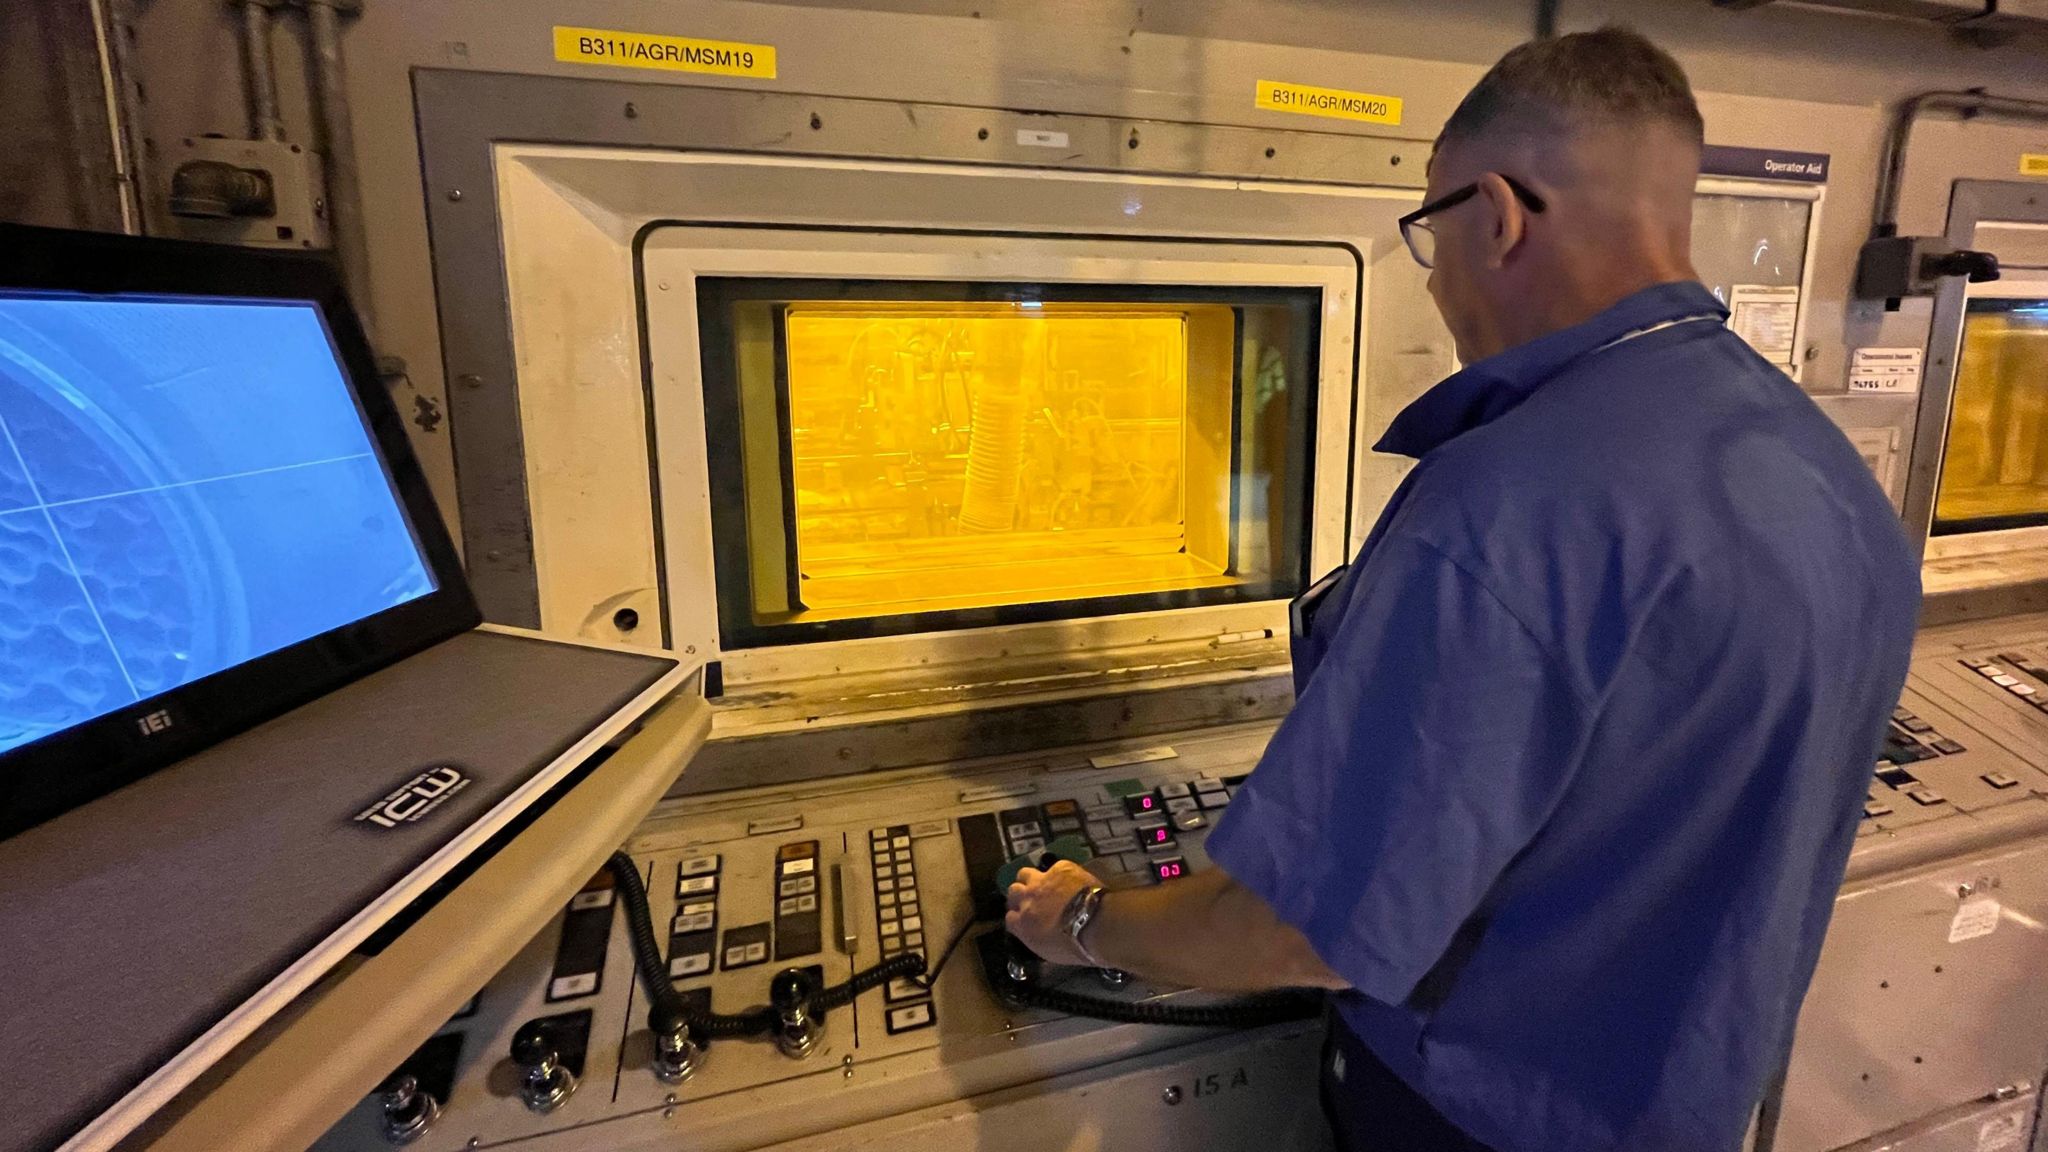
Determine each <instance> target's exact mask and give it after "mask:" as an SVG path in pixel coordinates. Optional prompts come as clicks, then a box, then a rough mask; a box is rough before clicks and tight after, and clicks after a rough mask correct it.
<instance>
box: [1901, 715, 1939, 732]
mask: <svg viewBox="0 0 2048 1152" xmlns="http://www.w3.org/2000/svg"><path fill="white" fill-rule="evenodd" d="M1899 727H1901V728H1904V729H1905V730H1906V731H1908V732H1911V733H1912V734H1913V735H1915V736H1925V735H1926V734H1927V733H1929V732H1932V731H1934V725H1932V724H1929V723H1928V722H1927V721H1925V720H1922V719H1920V718H1919V717H1918V716H1908V717H1906V718H1905V719H1904V720H1901V721H1899Z"/></svg>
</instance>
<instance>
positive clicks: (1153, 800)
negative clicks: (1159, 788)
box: [1138, 794, 1159, 812]
mask: <svg viewBox="0 0 2048 1152" xmlns="http://www.w3.org/2000/svg"><path fill="white" fill-rule="evenodd" d="M1138 807H1140V808H1143V809H1144V810H1145V811H1147V812H1150V811H1151V810H1152V809H1154V808H1157V807H1159V798H1158V797H1157V796H1153V795H1150V794H1147V795H1144V796H1140V797H1138Z"/></svg>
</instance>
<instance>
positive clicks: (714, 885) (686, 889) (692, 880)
mask: <svg viewBox="0 0 2048 1152" xmlns="http://www.w3.org/2000/svg"><path fill="white" fill-rule="evenodd" d="M716 891H718V877H716V876H691V877H688V878H686V879H682V880H678V881H676V899H678V900H681V899H683V898H684V897H686V896H704V895H708V894H710V893H712V892H716Z"/></svg>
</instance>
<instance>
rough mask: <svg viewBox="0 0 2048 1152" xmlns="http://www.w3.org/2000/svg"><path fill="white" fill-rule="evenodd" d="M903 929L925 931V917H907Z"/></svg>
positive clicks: (906, 930)
mask: <svg viewBox="0 0 2048 1152" xmlns="http://www.w3.org/2000/svg"><path fill="white" fill-rule="evenodd" d="M903 930H904V931H905V932H920V931H923V930H924V917H922V916H911V917H907V918H906V919H905V920H904V921H903Z"/></svg>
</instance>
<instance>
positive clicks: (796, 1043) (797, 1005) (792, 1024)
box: [768, 968, 825, 1060]
mask: <svg viewBox="0 0 2048 1152" xmlns="http://www.w3.org/2000/svg"><path fill="white" fill-rule="evenodd" d="M817 998H818V985H817V982H816V981H814V980H812V979H811V975H810V973H808V972H805V971H804V970H803V969H801V968H785V969H783V970H782V971H780V972H778V973H776V974H775V978H774V979H772V980H770V981H769V982H768V1005H769V1007H771V1008H773V1009H774V1010H775V1046H776V1047H777V1048H779V1049H781V1050H782V1054H783V1055H784V1056H787V1057H789V1058H790V1059H792V1060H802V1059H803V1058H805V1057H806V1056H809V1055H811V1054H812V1053H814V1052H816V1051H817V1050H818V1048H819V1047H820V1046H821V1045H822V1044H823V1043H824V1039H825V1017H824V1015H823V1014H822V1013H820V1012H819V1011H818V1010H817Z"/></svg>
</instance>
